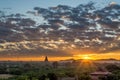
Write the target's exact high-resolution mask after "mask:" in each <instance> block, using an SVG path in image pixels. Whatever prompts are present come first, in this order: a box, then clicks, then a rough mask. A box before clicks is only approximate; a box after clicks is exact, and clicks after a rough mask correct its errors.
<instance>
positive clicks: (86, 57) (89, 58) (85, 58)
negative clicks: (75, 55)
mask: <svg viewBox="0 0 120 80" xmlns="http://www.w3.org/2000/svg"><path fill="white" fill-rule="evenodd" d="M82 59H84V60H91V59H92V58H91V57H90V56H88V55H84V56H83V57H82Z"/></svg>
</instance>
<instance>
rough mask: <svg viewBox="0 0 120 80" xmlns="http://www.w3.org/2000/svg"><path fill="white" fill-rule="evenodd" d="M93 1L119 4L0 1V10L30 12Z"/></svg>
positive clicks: (73, 0) (68, 0) (76, 0)
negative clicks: (35, 8)
mask: <svg viewBox="0 0 120 80" xmlns="http://www.w3.org/2000/svg"><path fill="white" fill-rule="evenodd" d="M90 1H94V2H96V3H97V6H98V7H100V6H103V4H105V5H107V4H109V3H110V2H113V1H114V2H117V3H118V4H119V3H120V0H0V10H2V9H4V10H5V9H7V10H8V9H9V8H11V9H12V11H13V12H25V11H26V10H27V11H28V10H32V9H33V8H34V7H43V8H48V7H50V6H57V5H59V4H62V5H70V6H73V7H74V6H77V5H79V4H83V3H88V2H90Z"/></svg>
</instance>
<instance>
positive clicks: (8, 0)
mask: <svg viewBox="0 0 120 80" xmlns="http://www.w3.org/2000/svg"><path fill="white" fill-rule="evenodd" d="M90 1H93V2H96V3H97V4H96V6H97V7H103V6H105V5H108V4H109V3H110V2H116V3H118V4H120V0H0V10H6V11H9V10H10V11H11V12H12V13H13V12H15V13H19V12H20V13H24V12H27V11H29V10H32V9H33V8H34V7H43V8H48V7H51V6H57V5H59V4H62V5H69V6H72V7H75V6H78V5H79V4H83V3H88V2H90ZM88 55H89V56H90V57H92V58H94V59H99V57H100V56H103V57H102V58H109V57H110V56H111V57H112V58H116V59H120V57H119V55H120V54H118V55H115V54H114V53H109V54H99V55H98V54H92V55H91V54H88ZM74 57H75V58H77V57H78V58H80V57H81V58H82V55H80V56H79V55H77V56H76V55H75V56H74ZM43 58H44V57H41V58H39V57H38V58H36V57H35V58H33V57H27V58H24V60H39V59H41V60H43ZM55 58H56V57H55ZM61 58H63V57H61ZM61 58H60V57H58V58H57V60H61ZM68 58H73V57H67V58H64V59H68ZM4 59H5V60H7V59H8V58H7V59H6V58H3V59H2V60H4ZM10 59H12V60H16V58H10ZM22 59H23V58H19V60H22ZM51 60H55V59H54V58H53V57H52V58H51Z"/></svg>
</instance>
